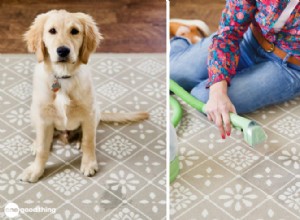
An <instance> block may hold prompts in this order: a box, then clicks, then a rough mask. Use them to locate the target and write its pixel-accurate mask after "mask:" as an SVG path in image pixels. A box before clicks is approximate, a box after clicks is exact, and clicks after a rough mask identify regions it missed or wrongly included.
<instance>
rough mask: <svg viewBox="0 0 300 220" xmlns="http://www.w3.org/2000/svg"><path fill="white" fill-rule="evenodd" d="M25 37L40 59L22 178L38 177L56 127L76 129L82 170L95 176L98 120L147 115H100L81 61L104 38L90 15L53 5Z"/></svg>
mask: <svg viewBox="0 0 300 220" xmlns="http://www.w3.org/2000/svg"><path fill="white" fill-rule="evenodd" d="M24 38H25V41H26V42H27V46H28V50H29V51H30V52H34V53H35V54H36V56H37V60H38V62H39V63H38V64H37V66H36V68H35V72H34V77H33V97H32V104H31V119H32V124H33V126H34V128H35V130H36V139H35V141H34V144H33V146H34V148H35V149H34V151H35V154H36V156H35V160H34V162H33V163H32V164H31V165H30V166H29V167H28V168H26V169H25V170H24V172H23V173H22V174H21V176H20V179H21V180H22V181H27V182H36V181H37V180H38V179H39V178H40V177H41V176H42V174H43V173H44V169H45V164H46V162H47V159H48V157H49V153H50V147H51V145H52V141H53V136H54V132H55V131H56V130H58V131H62V132H63V133H64V134H69V131H72V130H74V131H76V132H77V133H78V129H79V130H81V131H80V134H79V135H78V137H80V139H81V151H82V160H81V167H80V170H81V172H82V173H83V174H84V175H85V176H93V175H94V174H95V173H96V171H97V169H98V165H97V161H96V154H95V147H96V128H97V125H98V124H99V122H100V120H101V121H110V122H130V121H132V122H133V121H139V120H143V119H146V118H148V113H146V112H133V113H124V114H121V113H116V114H109V113H102V114H100V111H99V106H98V105H97V103H96V95H95V92H94V88H93V83H92V78H91V74H90V72H89V70H88V68H87V66H86V65H85V64H87V63H88V60H89V56H90V54H91V53H92V52H94V51H95V50H96V48H97V46H98V44H99V42H100V40H101V39H102V36H101V34H100V33H99V31H98V28H97V26H96V24H95V22H94V20H93V19H92V17H91V16H89V15H87V14H84V13H69V12H67V11H65V10H52V11H49V12H48V13H45V14H41V15H38V16H37V17H36V19H35V21H34V22H33V24H32V25H31V27H30V28H29V30H28V31H27V32H26V33H25V35H24ZM65 138H67V139H68V137H65Z"/></svg>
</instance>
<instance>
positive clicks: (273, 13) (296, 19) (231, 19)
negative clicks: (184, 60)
mask: <svg viewBox="0 0 300 220" xmlns="http://www.w3.org/2000/svg"><path fill="white" fill-rule="evenodd" d="M289 1H290V0H227V1H226V7H225V9H224V10H223V12H222V17H221V21H220V24H219V30H218V32H217V35H215V36H214V37H213V40H212V44H211V46H210V48H209V56H208V74H209V82H208V84H207V87H209V86H211V85H212V84H214V83H216V82H219V81H222V80H226V81H227V82H228V84H230V78H231V77H232V76H234V75H235V70H236V67H237V65H238V61H239V43H240V41H241V40H242V39H243V34H244V33H245V32H246V31H247V29H248V27H249V25H250V24H251V22H252V23H253V24H254V25H255V26H258V27H260V29H261V32H262V34H263V35H264V36H265V38H266V39H268V40H269V41H270V42H273V43H274V44H275V45H276V46H277V47H279V48H281V49H282V50H284V51H285V52H287V53H290V54H291V55H293V56H295V57H296V58H299V59H300V4H299V3H298V4H297V6H296V7H295V9H294V10H293V12H292V14H291V15H290V17H289V19H288V20H287V22H286V23H285V25H284V26H283V28H282V29H281V31H280V32H278V33H276V32H275V30H274V29H273V26H274V24H275V23H276V21H277V19H278V18H279V16H280V14H281V13H282V11H283V10H284V9H285V8H286V6H287V4H288V3H289Z"/></svg>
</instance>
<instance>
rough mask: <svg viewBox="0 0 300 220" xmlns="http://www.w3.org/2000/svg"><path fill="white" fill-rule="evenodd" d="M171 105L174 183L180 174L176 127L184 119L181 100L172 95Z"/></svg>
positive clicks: (172, 175) (171, 174) (171, 165)
mask: <svg viewBox="0 0 300 220" xmlns="http://www.w3.org/2000/svg"><path fill="white" fill-rule="evenodd" d="M170 105H171V108H172V118H171V122H172V123H170V183H172V182H173V181H174V180H175V179H176V177H177V175H178V174H179V170H180V168H179V158H178V154H177V151H178V143H177V135H176V130H175V128H176V127H177V125H178V124H179V122H180V120H181V119H182V108H181V106H180V104H179V102H178V101H177V100H176V99H175V98H173V97H172V96H170Z"/></svg>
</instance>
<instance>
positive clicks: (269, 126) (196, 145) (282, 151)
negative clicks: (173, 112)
mask: <svg viewBox="0 0 300 220" xmlns="http://www.w3.org/2000/svg"><path fill="white" fill-rule="evenodd" d="M184 110H185V113H184V118H183V121H182V122H181V124H180V126H179V128H178V130H177V133H178V137H179V146H180V147H179V158H180V166H181V173H180V175H179V177H178V178H177V180H176V181H175V182H174V183H172V185H171V187H170V194H171V195H170V215H171V219H172V220H175V219H177V220H180V219H188V220H194V219H195V220H196V219H197V220H198V219H209V220H212V219H215V220H217V219H219V220H226V219H241V220H257V219H261V220H266V219H271V220H279V219H281V220H283V219H288V220H296V219H300V217H299V216H300V97H298V98H296V99H294V100H292V101H289V102H286V103H283V104H280V105H276V106H271V107H268V108H265V109H262V110H259V111H257V112H254V113H252V114H249V115H247V117H249V118H252V119H254V120H256V121H258V122H259V123H260V124H261V125H263V127H264V129H265V131H266V132H267V135H268V140H267V142H266V143H265V144H262V145H261V146H257V147H255V148H251V147H249V146H247V145H246V144H245V142H244V141H243V136H242V134H241V132H237V131H234V132H233V134H232V135H231V137H230V138H228V139H226V140H222V139H221V138H220V135H219V133H218V130H217V128H215V127H214V125H212V124H211V123H209V122H208V121H207V120H206V118H205V117H204V116H203V115H201V114H200V113H198V112H197V111H196V110H193V109H191V108H190V107H188V106H186V105H184Z"/></svg>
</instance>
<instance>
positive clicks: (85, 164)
mask: <svg viewBox="0 0 300 220" xmlns="http://www.w3.org/2000/svg"><path fill="white" fill-rule="evenodd" d="M80 171H81V173H82V174H83V175H85V176H94V175H95V173H96V172H97V171H98V164H97V161H96V160H91V161H84V160H82V162H81V167H80Z"/></svg>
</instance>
